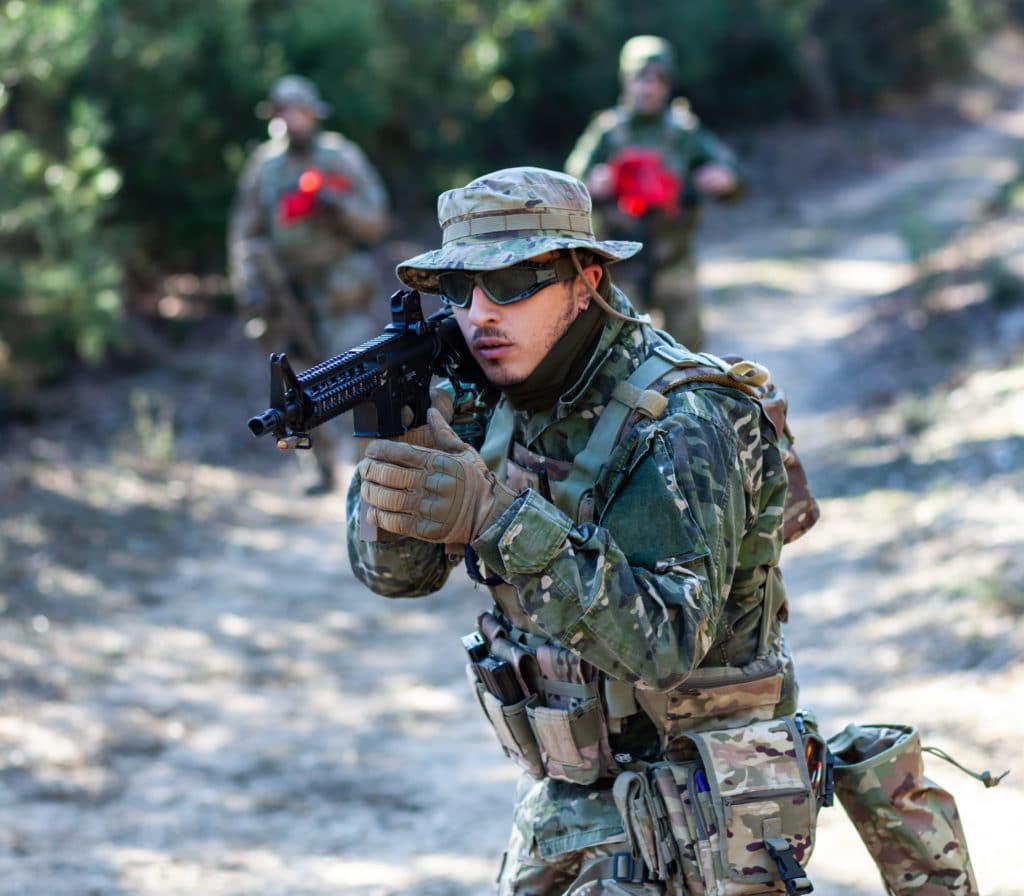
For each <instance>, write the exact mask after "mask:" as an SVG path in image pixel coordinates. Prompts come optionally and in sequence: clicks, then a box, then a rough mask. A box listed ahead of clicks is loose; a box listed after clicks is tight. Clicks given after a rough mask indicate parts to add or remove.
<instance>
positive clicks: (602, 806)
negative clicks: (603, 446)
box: [347, 290, 796, 893]
mask: <svg viewBox="0 0 1024 896" xmlns="http://www.w3.org/2000/svg"><path fill="white" fill-rule="evenodd" d="M611 304H612V306H613V307H615V308H616V309H617V310H619V311H621V312H623V313H626V314H632V313H634V309H633V308H632V306H631V305H630V304H629V302H628V300H626V298H625V297H624V296H623V295H622V294H621V293H620V292H618V291H617V290H613V291H612V295H611ZM662 341H663V337H662V336H660V335H659V334H657V333H656V332H655V331H653V330H652V329H651V328H650V327H648V326H644V325H638V324H635V323H630V322H624V321H621V320H618V319H613V318H609V320H608V322H607V323H606V325H605V329H604V331H603V333H602V336H601V339H600V341H599V344H598V346H597V349H596V350H595V353H594V356H593V359H592V361H591V363H590V364H589V366H588V367H587V369H586V370H585V371H584V373H583V374H582V376H581V378H580V380H579V382H578V383H577V384H576V385H575V386H574V387H573V388H572V389H570V390H569V391H568V392H567V393H566V394H565V395H564V396H563V398H562V402H561V403H560V404H559V405H558V406H557V407H555V408H552V409H550V410H549V411H547V412H542V413H535V414H527V413H525V412H523V413H517V414H516V415H515V438H516V441H517V442H519V443H521V444H522V445H524V446H525V447H527V448H528V449H529V450H531V451H533V452H535V453H536V454H538V455H541V456H544V457H549V458H553V459H555V460H561V461H566V462H569V461H571V460H572V459H573V458H574V457H575V456H576V455H577V454H578V453H579V452H580V451H581V450H583V448H584V447H585V446H586V444H587V441H588V439H589V437H590V434H591V432H592V430H593V427H594V425H595V422H596V420H597V419H598V417H599V416H600V414H601V412H602V411H603V410H604V408H605V407H606V406H607V404H608V402H609V401H610V399H611V395H612V392H613V390H614V389H615V387H616V385H617V384H618V383H620V382H621V381H623V380H625V379H628V377H629V375H630V374H631V373H633V371H635V370H636V369H637V368H638V367H639V365H640V364H641V363H642V361H643V360H645V359H646V358H647V357H649V356H650V355H651V353H652V352H653V349H654V348H655V346H657V345H659V344H661V342H662ZM785 492H786V476H785V471H784V468H783V464H782V457H781V454H780V452H779V448H778V444H777V439H776V436H775V433H774V429H773V428H772V426H771V425H770V423H769V422H768V421H767V420H766V418H765V417H764V415H763V414H762V413H761V411H760V408H759V407H758V405H757V404H756V403H755V402H754V401H753V400H752V399H750V398H749V397H748V396H746V395H745V394H743V393H742V392H739V391H736V390H732V389H727V388H724V387H722V386H719V385H715V384H708V383H689V384H687V385H686V386H685V387H683V388H680V389H678V390H673V391H671V392H670V393H669V395H668V408H667V410H666V412H665V414H664V415H663V416H662V417H661V418H659V419H658V420H644V421H643V422H641V423H640V424H638V425H637V426H636V427H634V428H633V429H632V430H631V431H630V432H629V433H628V434H627V435H626V436H625V437H624V438H623V439H621V440H620V441H619V444H618V445H617V447H616V448H615V450H614V452H613V453H612V455H611V456H610V457H609V459H608V462H607V463H606V464H605V466H604V467H603V468H602V470H601V473H600V475H599V477H598V480H597V482H596V483H595V490H594V498H595V513H596V515H595V519H596V520H597V522H596V523H585V524H578V523H577V522H576V521H575V520H574V519H573V518H572V517H570V516H569V515H568V514H567V513H565V512H564V510H561V509H559V508H558V507H557V506H555V505H554V504H552V503H550V502H548V501H546V500H544V499H543V498H541V496H540V495H539V494H538V493H536V492H534V491H527V492H526V493H524V494H522V495H520V496H519V498H518V499H517V500H516V502H515V503H514V504H513V505H512V507H511V508H510V509H509V511H508V512H506V514H505V515H504V516H503V517H502V518H501V519H500V520H499V521H498V522H497V523H496V524H495V525H494V526H492V527H490V528H489V529H487V530H486V531H484V532H483V533H481V535H480V537H479V538H478V539H477V541H476V542H475V543H474V544H473V548H474V550H475V551H476V553H477V554H478V555H479V557H480V558H481V561H482V563H483V566H484V567H485V570H484V571H485V572H487V573H496V574H498V575H499V576H501V577H502V578H503V579H504V580H505V581H506V582H507V583H509V584H508V586H505V587H501V586H499V587H498V588H496V589H494V591H493V595H494V597H495V598H496V600H497V601H498V603H499V605H500V607H501V610H502V614H501V615H502V616H503V617H504V618H505V619H506V620H507V621H508V622H509V623H514V624H515V625H517V626H519V627H520V628H521V629H523V630H524V631H525V632H528V633H529V634H528V636H527V637H528V638H529V639H532V640H533V641H534V642H535V643H547V644H551V645H555V646H561V647H564V648H568V649H570V650H571V651H572V652H573V653H574V654H577V655H578V656H579V657H580V658H581V659H582V660H583V661H585V662H586V663H589V664H590V665H592V666H594V667H596V668H597V669H599V670H600V671H601V672H602V673H604V674H605V675H607V676H612V677H613V678H616V679H619V680H621V681H623V682H627V683H629V684H631V685H634V687H635V689H636V690H637V693H638V694H644V693H650V694H657V693H658V692H663V691H672V690H674V689H677V688H679V689H685V688H688V687H689V686H690V684H689V683H690V680H691V678H692V677H693V676H694V674H695V673H697V675H698V678H699V677H700V676H701V675H704V674H705V673H706V674H707V675H708V676H721V677H727V676H728V675H730V674H737V673H735V671H734V672H733V673H730V672H729V670H730V669H734V667H741V668H740V673H742V671H743V669H744V668H746V667H750V668H754V667H756V660H755V655H756V654H757V653H758V652H759V650H761V651H763V653H764V657H763V658H762V662H764V663H767V664H768V666H770V667H771V668H772V669H774V670H775V671H777V672H780V673H781V681H780V682H779V683H777V684H776V685H773V687H777V694H778V697H777V700H776V702H775V704H774V706H773V707H770V706H767V705H766V707H765V709H764V710H763V711H764V712H765V713H766V714H771V715H774V716H779V715H783V714H786V713H791V712H793V711H794V710H795V708H796V684H795V680H794V675H793V668H792V664H791V662H790V661H789V656H788V650H787V648H786V646H785V643H784V640H783V638H782V635H781V630H780V626H781V623H782V622H783V621H784V620H785V618H786V599H785V590H784V588H783V585H782V581H781V578H780V577H779V576H778V574H777V571H776V567H777V564H778V561H779V554H780V550H781V546H782V537H781V523H782V507H783V502H784V497H785ZM358 502H359V482H358V477H356V479H355V480H354V481H353V483H352V486H351V488H350V491H349V495H348V515H347V519H348V549H349V557H350V560H351V563H352V568H353V570H354V572H355V574H356V576H357V577H358V578H359V579H360V580H361V581H362V582H364V583H365V584H366V585H367V586H368V587H370V588H371V589H372V590H374V591H375V592H377V593H379V594H382V595H385V596H389V597H410V596H419V595H425V594H429V593H431V592H434V591H436V590H438V589H439V588H440V587H441V586H442V585H443V584H444V582H445V581H446V579H447V577H448V575H449V573H450V571H451V569H452V568H453V567H454V565H456V564H457V563H458V562H459V561H458V560H457V559H454V560H453V559H451V558H449V557H448V556H447V555H446V554H445V551H444V549H443V547H441V546H439V545H433V544H428V543H425V542H419V541H414V540H411V539H403V540H400V541H397V542H390V543H383V544H380V543H368V542H362V541H360V540H359V537H358V531H359V529H358V519H359V507H358ZM762 612H767V613H768V614H769V622H768V625H767V627H766V629H767V638H766V641H765V643H764V644H762V643H761V638H760V635H761V624H762ZM757 671H758V673H759V674H763V670H761V669H760V668H759V667H757ZM737 680H738V679H737ZM772 693H775V691H773V692H772ZM705 699H706V700H707V701H708V702H709V705H711V709H712V714H714V712H717V711H718V710H719V709H721V707H720V706H718V705H717V704H715V701H716V698H715V697H713V696H712V695H711V694H710V692H709V693H707V695H706V698H705ZM744 712H745V710H744ZM639 715H640V716H641V717H643V716H644V714H643V713H640V714H639ZM737 724H742V722H737ZM692 727H693V726H691V728H692ZM685 728H686V723H685V721H680V723H679V730H680V731H682V730H684V729H685ZM661 746H662V745H661V743H660V742H659V737H658V734H657V731H655V730H654V729H653V728H651V727H650V723H647V725H646V726H645V725H644V724H643V723H642V721H637V722H635V723H631V724H627V725H626V726H625V727H624V728H623V730H622V731H621V732H619V733H616V734H613V735H612V738H611V749H612V751H613V752H616V753H618V752H627V753H631V754H632V755H633V756H635V757H637V758H647V759H656V758H658V757H659V756H660V755H661ZM601 793H602V792H601V791H600V790H599V789H596V788H595V787H587V786H580V785H576V784H570V783H566V782H562V781H557V780H553V779H551V778H546V779H544V780H542V781H539V782H532V787H530V788H529V789H528V790H527V791H526V792H525V793H524V796H523V802H522V803H521V805H520V806H519V809H518V810H517V815H516V818H517V825H518V826H519V828H520V837H521V839H522V843H523V849H524V850H525V854H528V855H529V854H534V852H535V854H536V855H537V856H538V857H539V859H540V860H543V861H544V862H548V861H549V860H552V859H554V858H555V857H559V856H563V855H566V854H569V853H575V852H577V851H579V850H583V849H586V848H589V847H592V846H595V845H596V844H598V843H602V842H604V841H605V840H606V839H607V838H609V837H612V838H614V837H621V836H622V831H623V828H622V822H621V819H620V818H619V816H618V812H617V810H616V809H615V806H614V802H613V800H612V799H611V795H610V794H606V795H605V796H602V795H601ZM513 864H515V863H514V862H513ZM557 864H559V867H562V865H563V864H565V863H562V862H561V860H559V862H558V863H557ZM574 864H575V865H577V866H578V862H575V863H574V861H569V862H568V866H573V865H574ZM523 873H524V875H525V874H526V872H523ZM538 873H540V872H538ZM571 879H572V878H569V880H571ZM508 892H538V893H539V892H561V891H559V890H554V889H552V890H531V889H529V888H528V887H525V886H524V889H521V890H518V891H516V890H508Z"/></svg>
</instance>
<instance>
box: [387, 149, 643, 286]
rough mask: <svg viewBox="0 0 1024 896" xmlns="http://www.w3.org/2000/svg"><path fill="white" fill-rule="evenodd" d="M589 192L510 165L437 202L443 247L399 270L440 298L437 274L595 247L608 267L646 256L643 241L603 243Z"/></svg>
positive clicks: (544, 172) (569, 180)
mask: <svg viewBox="0 0 1024 896" xmlns="http://www.w3.org/2000/svg"><path fill="white" fill-rule="evenodd" d="M590 207H591V204H590V194H589V193H588V192H587V188H586V187H585V186H584V185H583V184H582V183H580V181H578V180H576V178H574V177H570V176H569V175H568V174H563V173H562V172H561V171H550V170H548V169H545V168H505V169H503V170H501V171H495V172H494V173H492V174H485V175H483V176H482V177H478V178H477V179H476V180H474V181H471V182H470V183H468V184H467V185H466V186H465V187H461V188H460V189H457V190H448V191H447V192H446V193H442V194H441V195H440V197H438V200H437V220H438V222H439V223H440V225H441V232H442V246H441V248H440V249H434V250H433V251H431V252H424V253H423V254H422V255H417V256H416V257H415V258H410V259H409V260H408V261H403V262H402V263H401V264H399V265H398V267H397V268H396V273H397V275H398V279H399V280H401V281H402V282H403V283H405V284H406V285H407V286H410V287H412V288H413V289H418V290H420V291H422V292H429V293H436V292H437V291H438V286H437V273H438V272H439V271H451V270H465V271H494V270H499V269H500V268H507V267H511V266H512V265H514V264H518V263H519V262H521V261H525V260H526V259H528V258H532V257H533V256H534V255H540V254H541V253H543V252H550V251H552V250H554V249H590V250H591V251H593V252H595V253H597V254H598V255H600V256H601V257H602V258H604V259H606V260H607V261H609V262H612V261H622V260H624V259H626V258H630V257H631V256H633V255H635V254H636V253H637V252H639V251H640V249H641V248H642V244H641V243H633V242H627V241H624V240H598V239H597V238H596V237H595V236H594V226H593V223H592V220H591V216H590Z"/></svg>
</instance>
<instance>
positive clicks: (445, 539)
mask: <svg viewBox="0 0 1024 896" xmlns="http://www.w3.org/2000/svg"><path fill="white" fill-rule="evenodd" d="M427 425H428V426H429V435H430V438H431V439H432V441H433V444H434V446H435V447H421V446H419V445H411V444H407V443H402V442H396V441H393V440H388V439H378V440H376V441H374V442H371V443H370V445H369V446H368V447H367V449H366V456H365V457H364V458H363V460H362V461H361V462H360V464H359V475H360V476H361V478H362V486H361V489H360V493H359V495H360V498H361V500H362V502H363V504H364V506H365V509H366V515H367V520H368V522H369V523H370V524H372V525H375V526H378V527H379V528H381V529H384V530H385V531H388V532H394V533H395V534H398V535H406V536H410V537H412V538H418V539H420V540H421V541H430V542H435V543H438V544H447V545H456V544H459V545H466V544H471V543H472V542H473V541H474V540H475V539H476V538H477V537H478V536H479V534H480V533H481V532H482V531H484V529H486V528H487V527H488V526H490V525H492V524H493V523H495V522H496V521H497V520H498V517H500V516H501V515H502V513H504V512H505V511H506V510H507V509H508V508H509V507H510V506H511V505H512V502H513V501H515V499H516V494H515V492H513V491H512V490H511V489H510V488H508V487H507V486H505V485H504V484H503V483H501V482H499V481H498V479H497V478H496V477H495V475H494V474H493V473H492V472H491V471H490V470H488V469H487V467H486V465H485V464H484V462H483V460H482V459H481V457H480V455H479V454H478V453H477V452H476V451H475V450H473V448H471V447H470V446H469V445H467V444H466V443H465V442H463V441H462V440H461V439H460V438H459V437H458V436H457V435H456V434H455V432H454V431H453V430H452V428H451V427H450V426H449V425H448V424H447V423H446V422H445V420H444V417H443V416H442V414H441V413H440V412H439V411H438V410H437V409H436V408H431V409H430V411H429V412H428V415H427Z"/></svg>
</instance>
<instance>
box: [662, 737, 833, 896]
mask: <svg viewBox="0 0 1024 896" xmlns="http://www.w3.org/2000/svg"><path fill="white" fill-rule="evenodd" d="M688 738H689V740H690V741H691V742H692V744H693V747H694V750H695V752H696V758H695V759H689V760H686V761H682V762H670V763H664V764H659V765H656V766H654V769H653V775H654V781H655V784H656V787H657V790H658V793H659V794H660V795H661V797H662V799H663V800H665V803H666V809H667V816H668V818H669V822H670V824H671V826H672V830H673V834H674V835H675V839H676V844H677V855H678V860H679V866H680V870H681V872H682V875H683V878H684V881H685V882H686V886H687V887H688V888H689V890H690V891H691V892H693V893H707V894H714V896H753V894H760V893H779V894H782V893H787V894H790V896H792V894H803V893H810V892H811V891H812V889H813V887H812V886H811V883H810V880H809V879H808V877H807V875H806V873H805V872H804V869H803V864H802V863H804V862H806V861H807V859H808V858H809V857H810V854H811V850H812V848H813V844H814V834H815V828H816V825H817V814H818V799H817V798H816V795H815V793H814V789H813V787H812V784H811V779H810V775H809V773H808V770H807V764H806V762H805V759H804V755H805V749H804V739H803V736H802V735H801V732H800V731H799V729H798V727H797V723H796V721H795V720H794V719H793V718H792V717H783V718H779V719H772V720H769V721H765V722H755V723H753V724H751V725H746V726H744V727H742V728H728V729H721V730H717V731H704V732H700V733H694V734H691V735H689V736H688ZM691 752H692V751H691Z"/></svg>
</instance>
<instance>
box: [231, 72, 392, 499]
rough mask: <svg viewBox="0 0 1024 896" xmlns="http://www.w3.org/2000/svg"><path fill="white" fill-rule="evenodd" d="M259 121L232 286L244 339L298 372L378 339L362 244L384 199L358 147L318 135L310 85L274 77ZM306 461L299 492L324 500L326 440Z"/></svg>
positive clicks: (382, 222) (239, 200)
mask: <svg viewBox="0 0 1024 896" xmlns="http://www.w3.org/2000/svg"><path fill="white" fill-rule="evenodd" d="M257 112H258V113H259V114H261V115H263V116H264V117H267V118H271V119H272V120H271V123H270V128H269V131H270V136H271V139H270V140H269V141H268V142H266V143H264V144H263V145H261V146H260V147H259V148H258V149H257V150H256V151H255V153H254V154H253V156H252V158H251V159H250V160H249V162H248V163H247V165H246V167H245V170H244V171H243V173H242V177H241V179H240V181H239V185H238V191H237V194H236V197H235V202H234V205H233V207H232V211H231V219H230V225H229V235H228V253H229V261H230V268H231V280H232V286H233V288H234V291H235V296H236V299H237V302H238V304H239V306H240V308H241V310H242V313H243V314H244V315H245V317H246V319H247V324H246V332H247V334H248V335H249V336H251V337H252V338H256V339H259V340H260V342H261V344H262V345H263V347H264V348H265V349H266V350H268V351H286V352H288V354H289V356H290V358H291V359H292V360H293V362H295V363H294V366H295V367H296V369H299V370H301V369H303V368H304V367H308V366H310V365H312V364H313V363H315V362H317V361H320V360H323V359H324V358H326V357H328V356H330V355H333V354H337V353H338V352H340V351H342V350H344V349H345V348H347V347H349V346H352V345H358V344H359V343H360V342H363V341H364V340H365V339H368V338H369V337H370V336H372V335H374V334H375V333H376V331H377V328H376V327H375V325H374V321H373V317H372V315H371V313H370V309H369V305H370V301H371V299H372V297H373V296H374V294H375V290H376V283H377V280H378V278H377V276H376V270H375V266H374V261H373V256H372V254H371V252H370V247H371V246H372V245H373V244H374V243H376V242H377V241H379V240H380V238H381V237H382V236H383V234H384V230H385V227H386V224H387V195H386V193H385V190H384V186H383V184H382V182H381V179H380V176H379V175H378V174H377V171H376V170H375V169H374V167H373V166H372V165H371V164H370V162H369V161H368V160H367V158H366V156H365V155H364V154H363V152H362V150H360V149H359V147H358V146H356V145H355V144H354V143H352V142H351V141H350V140H347V139H346V138H345V137H342V136H341V135H340V134H336V133H333V132H329V131H323V130H321V123H322V121H323V119H324V117H325V116H326V115H327V114H328V113H329V112H330V106H328V105H327V104H326V103H325V102H323V101H322V100H321V99H320V93H319V91H318V90H317V88H316V85H314V84H313V83H312V82H311V81H309V80H308V79H306V78H303V77H300V76H298V75H287V76H285V77H283V78H281V79H280V80H279V81H278V82H277V83H276V84H275V85H274V87H273V89H272V90H271V92H270V97H269V98H268V100H266V101H265V102H264V103H261V104H260V106H259V107H257ZM325 436H326V438H325ZM314 452H315V456H316V462H317V470H318V476H317V479H316V481H315V482H314V483H313V484H312V485H311V486H310V487H309V488H308V489H307V492H308V493H310V494H321V493H324V492H328V491H330V490H331V489H332V488H333V487H334V484H335V472H334V464H335V461H336V454H337V445H336V442H335V440H334V438H333V437H331V435H329V434H328V432H326V431H324V432H323V433H318V437H317V439H316V443H315V448H314Z"/></svg>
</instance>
